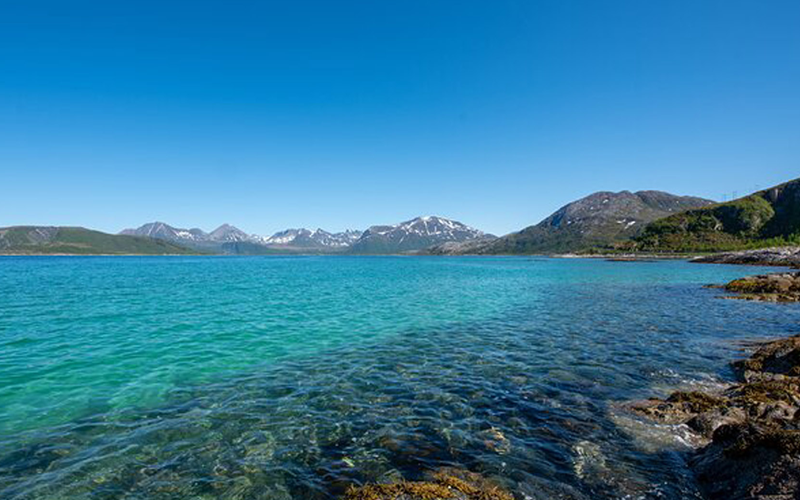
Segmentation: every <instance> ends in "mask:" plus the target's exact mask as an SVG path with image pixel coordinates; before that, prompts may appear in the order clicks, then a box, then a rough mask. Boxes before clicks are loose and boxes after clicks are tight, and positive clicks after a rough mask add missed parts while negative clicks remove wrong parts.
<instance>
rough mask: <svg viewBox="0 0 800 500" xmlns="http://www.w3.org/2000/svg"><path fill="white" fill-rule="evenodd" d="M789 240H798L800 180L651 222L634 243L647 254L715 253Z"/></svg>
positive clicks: (764, 245)
mask: <svg viewBox="0 0 800 500" xmlns="http://www.w3.org/2000/svg"><path fill="white" fill-rule="evenodd" d="M786 244H800V179H795V180H793V181H789V182H787V183H785V184H781V185H779V186H775V187H772V188H769V189H765V190H763V191H759V192H757V193H753V194H751V195H749V196H745V197H744V198H739V199H737V200H733V201H730V202H727V203H718V204H715V205H711V206H708V207H703V208H697V209H693V210H687V211H685V212H681V213H678V214H675V215H671V216H669V217H666V218H663V219H659V220H657V221H655V222H652V223H650V224H648V225H647V227H645V229H644V231H643V232H642V233H641V234H640V235H639V236H637V237H636V238H634V239H633V242H632V243H631V245H630V247H631V248H632V249H634V250H637V251H647V252H711V251H714V252H716V251H726V250H740V249H747V248H759V247H768V246H780V245H786Z"/></svg>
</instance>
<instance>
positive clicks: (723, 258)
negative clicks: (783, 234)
mask: <svg viewBox="0 0 800 500" xmlns="http://www.w3.org/2000/svg"><path fill="white" fill-rule="evenodd" d="M692 262H697V263H700V264H742V265H752V266H788V267H800V247H796V246H789V247H777V248H763V249H758V250H744V251H740V252H723V253H716V254H713V255H704V256H702V257H696V258H694V259H692Z"/></svg>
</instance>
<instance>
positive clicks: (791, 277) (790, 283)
mask: <svg viewBox="0 0 800 500" xmlns="http://www.w3.org/2000/svg"><path fill="white" fill-rule="evenodd" d="M722 288H723V289H724V290H726V291H728V292H733V293H735V294H736V295H732V296H729V297H728V298H732V299H742V300H757V301H762V302H798V301H800V273H772V274H762V275H758V276H748V277H745V278H740V279H736V280H733V281H731V282H730V283H728V284H726V285H724V286H723V287H722Z"/></svg>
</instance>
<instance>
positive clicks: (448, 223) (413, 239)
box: [350, 216, 486, 254]
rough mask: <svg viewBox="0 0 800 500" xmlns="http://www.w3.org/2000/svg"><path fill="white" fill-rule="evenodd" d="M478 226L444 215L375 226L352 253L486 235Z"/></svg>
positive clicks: (387, 250) (410, 249) (388, 250)
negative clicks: (474, 226)
mask: <svg viewBox="0 0 800 500" xmlns="http://www.w3.org/2000/svg"><path fill="white" fill-rule="evenodd" d="M485 237H486V234H485V233H484V232H483V231H479V230H477V229H475V228H472V227H470V226H467V225H466V224H462V223H461V222H457V221H454V220H450V219H446V218H444V217H436V216H428V217H417V218H416V219H412V220H409V221H406V222H401V223H399V224H395V225H393V226H372V227H370V228H369V229H367V230H366V231H364V233H363V234H362V235H361V237H360V238H359V239H358V241H356V242H355V243H354V244H353V245H352V247H351V249H350V250H351V251H352V252H353V253H373V254H378V253H381V254H383V253H402V252H413V251H417V250H422V249H424V248H428V247H430V246H432V245H438V244H441V243H445V242H448V241H452V242H464V241H470V240H476V239H480V238H485Z"/></svg>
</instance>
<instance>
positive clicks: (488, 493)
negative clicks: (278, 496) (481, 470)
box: [344, 468, 514, 500]
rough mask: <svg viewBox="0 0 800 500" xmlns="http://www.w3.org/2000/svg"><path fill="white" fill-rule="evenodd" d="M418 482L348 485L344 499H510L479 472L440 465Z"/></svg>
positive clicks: (511, 498) (510, 498)
mask: <svg viewBox="0 0 800 500" xmlns="http://www.w3.org/2000/svg"><path fill="white" fill-rule="evenodd" d="M427 476H428V477H426V478H425V479H424V480H422V481H403V480H401V481H396V482H391V483H385V484H380V483H375V484H367V485H363V486H351V487H350V488H349V489H348V490H347V491H346V492H345V494H344V500H513V499H514V497H513V496H512V495H511V494H510V493H508V492H507V491H505V490H503V489H502V488H501V487H500V486H499V485H498V484H496V483H494V482H493V481H490V480H488V479H486V478H484V477H483V476H481V475H480V474H477V473H475V472H469V471H465V470H461V469H454V468H443V469H440V470H437V471H435V472H432V473H429V474H428V475H427Z"/></svg>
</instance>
